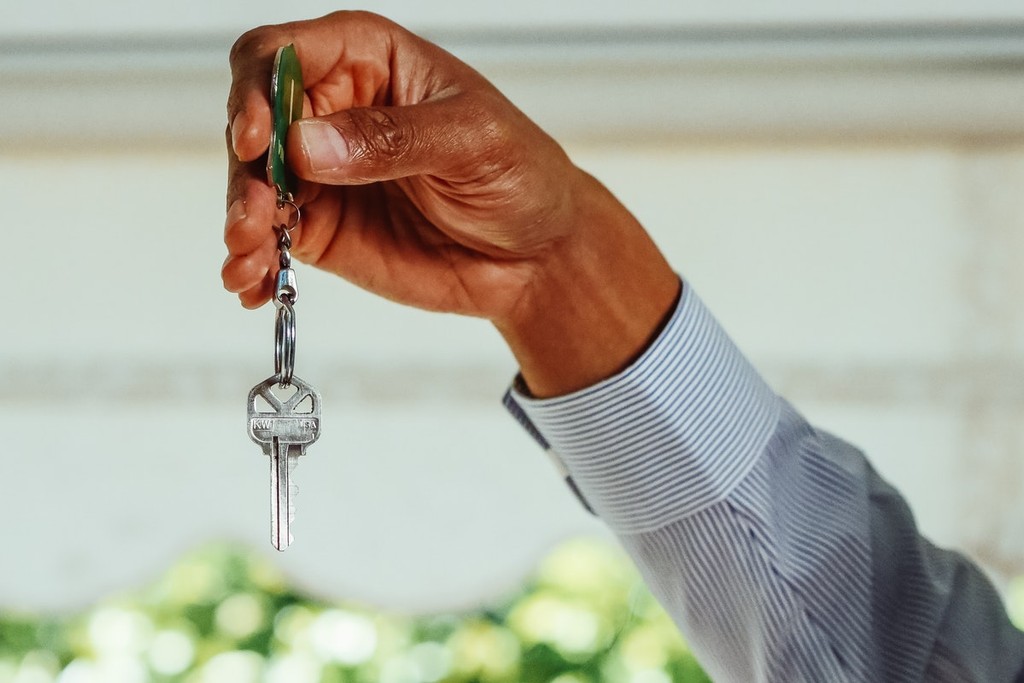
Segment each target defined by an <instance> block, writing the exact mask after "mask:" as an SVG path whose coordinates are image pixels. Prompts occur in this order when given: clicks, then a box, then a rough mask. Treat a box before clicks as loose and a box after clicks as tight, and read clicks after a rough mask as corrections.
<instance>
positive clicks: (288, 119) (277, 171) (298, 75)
mask: <svg viewBox="0 0 1024 683" xmlns="http://www.w3.org/2000/svg"><path fill="white" fill-rule="evenodd" d="M303 94H304V91H303V88H302V66H301V65H300V64H299V57H298V55H297V54H295V46H294V45H285V46H284V47H282V48H279V49H278V51H277V56H276V57H275V58H274V74H273V76H272V77H271V80H270V113H271V127H270V150H269V152H268V153H267V182H269V183H270V184H271V185H273V186H274V187H275V188H277V196H278V199H279V200H284V199H289V200H290V199H291V197H292V177H291V174H290V173H289V172H288V169H287V168H286V166H285V159H284V143H285V140H286V139H287V137H288V126H289V125H291V123H292V121H295V120H297V119H300V118H302V96H303Z"/></svg>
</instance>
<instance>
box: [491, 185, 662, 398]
mask: <svg viewBox="0 0 1024 683" xmlns="http://www.w3.org/2000/svg"><path fill="white" fill-rule="evenodd" d="M572 197H573V199H572V201H571V202H570V204H569V207H568V211H567V212H566V213H567V215H569V216H570V217H569V219H568V220H569V221H570V222H571V229H569V230H567V231H566V234H565V236H564V237H563V238H561V239H559V240H558V241H557V243H555V244H553V245H552V246H551V247H550V248H549V249H547V250H545V251H544V252H543V253H542V254H540V255H539V256H538V257H537V258H536V260H535V263H534V264H533V265H534V267H533V276H532V277H531V279H530V282H529V284H528V285H527V286H526V288H525V289H524V291H523V295H522V297H521V298H520V300H519V302H518V303H517V305H516V306H515V307H514V308H513V309H511V310H510V311H509V312H508V314H507V315H506V316H504V317H503V318H502V319H500V320H494V324H495V326H496V327H497V329H498V331H499V332H500V333H501V334H502V336H503V337H504V338H505V341H506V342H507V343H508V345H509V348H510V349H511V350H512V353H513V354H514V355H515V357H516V360H517V361H518V362H519V366H520V372H521V374H522V377H523V379H524V380H525V382H526V384H527V386H528V387H529V390H530V392H531V393H532V394H533V395H534V396H536V397H538V398H546V397H551V396H558V395H563V394H567V393H570V392H572V391H576V390H579V389H582V388H585V387H587V386H590V385H592V384H595V383H597V382H599V381H601V380H603V379H606V378H607V377H610V376H612V375H614V374H616V373H617V372H619V371H620V370H622V369H624V368H625V367H627V366H628V365H629V364H630V363H631V362H632V361H633V360H635V359H636V358H637V357H638V356H639V355H640V354H641V353H642V352H643V351H644V349H646V348H647V346H648V345H649V344H650V342H651V341H652V340H653V338H654V337H655V336H656V334H657V331H658V330H659V329H660V327H661V325H662V323H663V321H664V320H665V318H666V316H667V315H669V313H670V312H671V310H672V308H673V306H674V304H675V302H676V300H677V298H678V295H679V291H680V281H679V277H678V275H676V273H675V272H674V271H673V270H672V268H671V266H669V264H668V262H667V261H666V260H665V258H664V257H663V256H662V254H661V252H660V251H659V250H658V248H657V246H656V245H655V244H654V242H653V241H652V240H651V238H650V236H649V235H648V234H647V232H646V231H645V230H644V229H643V227H642V226H641V225H640V224H639V223H638V222H637V220H636V219H635V218H634V217H633V216H632V214H630V213H629V211H628V210H626V208H625V207H624V206H622V204H620V203H619V202H618V201H617V200H616V199H615V198H614V197H613V196H612V195H611V193H610V192H608V190H607V189H605V188H604V187H603V186H602V185H601V184H600V183H598V182H597V181H596V180H594V179H593V178H591V177H590V176H586V175H584V176H583V177H582V179H581V180H580V182H579V183H577V187H576V188H574V191H573V193H572Z"/></svg>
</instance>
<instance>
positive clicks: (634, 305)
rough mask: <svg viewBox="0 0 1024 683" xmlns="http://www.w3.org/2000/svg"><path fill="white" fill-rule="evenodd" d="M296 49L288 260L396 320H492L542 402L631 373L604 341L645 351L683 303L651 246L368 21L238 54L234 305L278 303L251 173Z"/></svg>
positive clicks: (268, 205) (579, 182)
mask: <svg viewBox="0 0 1024 683" xmlns="http://www.w3.org/2000/svg"><path fill="white" fill-rule="evenodd" d="M288 43H294V44H295V49H296V51H297V53H298V56H299V60H300V62H301V63H302V70H303V77H304V81H305V87H306V103H305V107H304V109H305V114H304V116H305V117H308V118H304V119H303V120H301V121H299V122H297V123H294V124H292V127H291V129H290V131H289V135H288V140H287V156H288V163H289V166H290V167H291V168H292V170H293V171H294V173H295V174H296V175H297V176H298V177H299V178H300V179H301V181H300V183H299V187H298V191H297V193H296V203H297V204H298V205H299V206H300V207H301V211H302V220H301V222H300V223H299V225H298V226H297V227H296V228H295V230H293V231H292V240H293V248H292V254H293V256H295V257H296V258H297V259H299V260H302V261H306V262H308V263H311V264H313V265H315V266H317V267H319V268H323V269H325V270H328V271H330V272H333V273H336V274H338V275H340V276H342V277H344V278H345V279H348V280H350V281H352V282H354V283H355V284H357V285H359V286H362V287H364V288H366V289H368V290H370V291H372V292H375V293H377V294H380V295H381V296H384V297H387V298H389V299H393V300H395V301H398V302H401V303H405V304H410V305H413V306H418V307H421V308H426V309H431V310H439V311H450V312H456V313H463V314H468V315H475V316H480V317H484V318H487V319H489V320H491V321H492V322H493V323H494V324H495V325H496V326H497V327H498V329H499V330H500V331H501V332H502V334H503V335H505V338H506V340H507V341H508V342H509V344H510V346H511V347H512V350H513V352H514V353H515V355H516V356H517V358H518V359H519V361H520V364H521V365H522V366H523V373H524V376H525V378H526V380H527V382H528V383H529V384H530V386H531V388H532V389H533V390H534V392H535V393H538V394H542V395H543V394H551V393H560V392H564V391H568V390H571V389H574V388H579V387H580V386H584V385H585V384H586V383H589V382H592V381H596V380H597V379H601V376H598V375H602V374H603V375H604V376H606V375H607V374H609V372H613V371H614V370H615V369H617V368H615V367H610V366H611V364H612V363H618V365H621V364H622V363H623V362H624V361H625V360H628V359H627V358H618V359H617V360H614V361H613V360H612V359H611V358H610V356H613V355H618V356H622V355H623V353H625V351H624V350H623V349H620V348H619V347H620V346H623V343H622V342H621V341H613V340H611V339H606V338H607V337H611V336H613V335H609V333H608V332H607V331H604V332H601V331H600V330H599V328H604V329H605V330H607V329H608V328H607V325H609V324H612V325H615V326H616V328H615V335H614V336H615V337H626V338H627V339H628V342H627V344H628V345H630V346H631V348H632V350H631V351H630V352H629V353H633V354H634V355H635V353H636V352H637V351H638V350H639V348H642V345H643V344H644V343H645V342H646V338H647V337H649V335H650V333H651V330H652V329H653V328H654V327H655V326H656V324H657V321H658V320H660V318H661V316H663V315H664V312H665V310H666V309H667V307H668V306H669V305H670V304H671V299H672V298H674V296H675V292H676V291H677V289H678V280H677V278H676V277H675V275H674V274H673V273H672V272H671V269H669V268H668V266H667V264H665V263H664V260H663V259H661V257H660V254H659V253H658V252H657V250H656V249H655V248H654V247H653V244H651V242H650V240H649V239H648V238H647V236H646V233H644V231H643V229H642V228H641V227H640V226H639V225H638V224H637V223H636V221H635V220H634V219H633V218H632V216H631V215H629V213H628V212H627V211H626V210H625V209H624V207H622V206H621V205H620V204H619V203H618V202H617V201H615V200H614V198H613V197H612V196H611V195H610V194H609V193H608V192H607V191H606V190H605V189H604V188H603V187H602V186H601V185H600V184H599V183H597V182H596V181H595V180H593V179H592V178H590V177H589V176H588V175H586V174H585V173H583V172H582V171H580V170H579V169H577V168H576V167H575V166H574V165H573V164H572V163H571V161H570V160H569V159H568V157H567V156H566V154H565V153H564V152H563V151H562V149H561V148H560V147H559V145H558V144H557V143H555V142H554V140H552V139H551V138H550V137H549V136H547V135H546V134H545V133H544V132H543V131H541V130H540V128H538V127H537V126H536V125H535V124H534V123H533V122H532V121H530V120H529V119H528V118H526V117H525V116H524V115H523V114H522V113H521V112H519V111H518V110H517V109H516V108H515V107H514V106H513V105H512V104H511V103H510V102H509V101H508V100H507V99H505V98H504V97H503V96H502V95H501V94H500V93H499V92H498V91H497V90H496V89H495V88H494V87H493V86H492V85H491V84H490V83H488V82H487V81H486V80H485V79H484V78H483V77H482V76H480V75H479V74H478V73H476V72H475V71H473V70H472V69H471V68H469V67H468V66H466V65H465V64H463V63H462V62H460V61H458V60H457V59H455V58H454V57H452V56H451V55H449V54H448V53H446V52H444V51H443V50H441V49H440V48H438V47H437V46H435V45H432V44H430V43H428V42H426V41H424V40H422V39H420V38H418V37H416V36H414V35H412V34H411V33H409V32H407V31H405V30H404V29H402V28H401V27H399V26H397V25H395V24H393V23H391V22H389V21H387V20H385V19H383V18H381V17H378V16H375V15H372V14H367V13H362V12H339V13H335V14H331V15H328V16H326V17H323V18H322V19H318V20H314V21H308V22H298V23H292V24H284V25H281V26H269V27H263V28H259V29H255V30H253V31H250V32H248V33H246V34H245V35H243V36H242V37H241V38H239V40H238V41H237V42H236V43H235V46H234V48H233V49H232V53H231V68H232V75H233V82H232V86H231V91H230V95H229V98H228V118H229V121H230V126H229V130H230V142H229V153H228V157H229V171H228V176H229V178H228V206H229V209H228V217H227V222H226V226H225V238H224V239H225V243H226V245H227V247H228V253H229V256H228V259H227V260H226V261H225V263H224V267H223V270H222V276H223V279H224V285H225V287H226V288H227V289H228V290H230V291H232V292H237V293H238V294H239V297H240V299H241V301H242V303H243V305H245V306H247V307H256V306H259V305H262V304H263V303H265V302H266V301H267V300H268V299H269V298H270V296H271V293H272V288H273V276H274V271H275V270H276V265H275V264H276V261H277V252H276V249H277V246H276V236H275V234H274V232H273V229H272V227H271V226H272V225H275V224H278V223H280V222H282V220H281V219H279V218H277V217H276V212H277V207H276V197H275V194H274V191H273V189H272V188H271V187H269V186H268V185H267V182H266V173H265V169H264V162H263V160H262V159H261V157H262V155H264V154H265V152H266V150H267V147H268V144H269V137H270V108H269V102H268V88H269V81H270V71H271V67H272V63H273V59H274V55H275V53H276V51H277V48H278V47H280V46H281V45H285V44H288ZM652 276H653V277H652ZM615 278H619V279H620V280H621V281H620V282H616V281H615ZM670 282H671V285H670V284H669V283H670ZM619 290H622V291H619ZM613 292H616V293H613ZM652 316H653V321H652ZM591 328H593V329H591ZM633 328H637V329H636V330H634V329H633ZM639 328H643V331H642V332H638V331H637V330H639ZM595 334H596V335H597V336H596V337H594V336H593V335H595ZM637 336H639V337H640V339H639V341H637V340H636V339H635V337H637ZM570 337H578V339H573V338H570ZM595 340H596V342H597V343H596V346H595V344H594V341H595ZM567 363H568V365H567ZM580 364H582V365H585V366H587V369H585V370H583V368H576V369H574V368H573V367H572V366H574V365H580ZM596 366H602V367H603V369H601V370H598V369H597V367H596ZM543 368H547V369H543ZM577 370H583V371H582V372H579V371H577Z"/></svg>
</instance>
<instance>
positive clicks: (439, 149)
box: [287, 96, 507, 185]
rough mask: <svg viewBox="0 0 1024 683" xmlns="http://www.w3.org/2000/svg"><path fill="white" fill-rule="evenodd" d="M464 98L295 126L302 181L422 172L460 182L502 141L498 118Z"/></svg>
mask: <svg viewBox="0 0 1024 683" xmlns="http://www.w3.org/2000/svg"><path fill="white" fill-rule="evenodd" d="M458 97H459V96H456V97H455V98H446V99H445V100H440V101H434V102H424V103H420V104H414V105H407V106H400V107H362V108H357V109H348V110H345V111H340V112H336V113H334V114H330V115H328V116H321V117H314V118H307V119H301V120H299V121H296V122H295V123H294V124H292V127H291V129H290V130H289V133H288V145H287V147H288V162H289V165H290V166H291V168H292V170H293V171H294V172H295V173H296V175H298V176H299V177H300V178H303V179H305V180H311V181H313V182H317V183H323V184H329V185H360V184H366V183H373V182H377V181H381V180H395V179H397V178H405V177H409V176H414V175H424V174H429V175H437V176H441V177H446V178H450V179H453V180H454V179H457V178H456V177H455V176H459V175H462V173H460V171H461V170H465V171H470V172H471V171H472V168H471V167H472V166H473V164H474V161H475V160H478V159H480V158H481V155H484V157H485V158H486V157H490V156H491V152H493V151H494V148H496V147H497V146H500V144H502V143H501V142H500V140H501V139H502V137H503V136H496V135H494V131H495V128H496V127H498V128H500V126H496V124H497V119H496V117H494V116H493V115H491V114H490V112H488V111H487V110H485V109H484V108H482V107H479V106H477V107H467V106H465V105H464V104H460V103H459V102H457V101H455V100H456V99H457V98H458ZM505 139H507V138H505Z"/></svg>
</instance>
